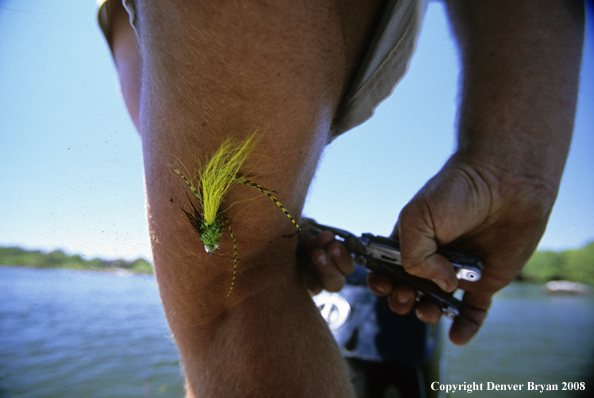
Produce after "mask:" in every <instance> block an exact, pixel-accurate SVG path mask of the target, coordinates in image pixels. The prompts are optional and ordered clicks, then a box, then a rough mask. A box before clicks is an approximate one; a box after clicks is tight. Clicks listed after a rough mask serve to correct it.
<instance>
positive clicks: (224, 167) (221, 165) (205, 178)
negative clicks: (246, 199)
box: [173, 132, 299, 296]
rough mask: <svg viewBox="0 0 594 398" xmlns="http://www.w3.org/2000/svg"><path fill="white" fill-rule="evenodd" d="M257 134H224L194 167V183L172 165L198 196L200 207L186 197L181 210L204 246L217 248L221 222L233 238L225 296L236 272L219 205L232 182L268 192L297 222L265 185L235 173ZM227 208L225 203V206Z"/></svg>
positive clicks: (227, 223)
mask: <svg viewBox="0 0 594 398" xmlns="http://www.w3.org/2000/svg"><path fill="white" fill-rule="evenodd" d="M258 141H259V137H257V136H256V132H254V133H252V134H251V135H249V136H248V137H247V138H246V139H245V140H243V141H241V142H239V143H236V142H234V141H233V140H231V139H229V138H227V139H225V140H224V141H223V143H222V144H221V147H220V148H219V149H218V150H217V151H216V152H215V153H214V155H213V156H212V158H211V159H210V160H209V161H208V163H207V164H206V165H205V166H204V167H201V168H200V169H199V170H197V173H195V175H196V174H197V175H198V182H197V185H194V183H193V182H192V181H191V180H189V179H188V178H186V177H185V176H184V175H183V174H182V173H181V172H180V171H179V170H178V169H176V168H173V171H174V172H175V173H176V174H178V175H179V176H180V177H181V178H183V180H184V181H185V182H186V184H187V185H188V187H189V188H190V190H191V191H192V193H193V194H194V196H195V197H196V198H197V199H198V203H199V208H200V211H199V210H198V209H197V208H196V206H194V203H193V202H192V200H190V198H189V197H188V201H189V202H190V206H191V210H190V211H186V210H185V209H183V208H182V211H183V212H184V213H185V214H186V217H187V218H188V220H189V221H190V224H191V225H192V227H193V228H194V230H195V231H196V232H197V233H198V235H199V236H200V239H201V240H202V242H203V243H204V250H206V252H207V253H208V254H209V255H211V254H213V253H214V251H215V250H217V249H218V248H219V245H220V242H221V239H222V236H223V225H224V224H226V225H227V226H228V228H229V233H230V235H231V239H232V241H233V253H234V255H233V280H232V282H231V287H230V288H229V292H228V293H227V296H229V295H230V294H231V291H232V290H233V286H234V284H235V275H236V272H237V242H236V240H235V236H234V235H233V230H232V229H231V224H230V223H229V220H228V219H227V216H226V215H225V211H226V210H222V209H221V204H222V203H223V199H224V198H225V195H226V194H227V192H228V191H229V189H231V188H232V187H233V186H235V185H236V184H244V185H247V186H251V187H254V188H256V189H258V190H259V191H260V192H262V193H263V194H265V195H266V196H268V198H270V199H271V200H272V201H273V202H274V203H275V204H276V205H277V206H278V207H280V208H281V210H282V211H283V212H284V213H285V215H286V216H287V217H288V218H289V220H291V222H292V223H293V224H294V225H295V227H297V229H299V225H298V224H297V222H296V221H295V219H294V218H293V217H292V216H291V214H289V212H288V211H287V209H286V208H285V207H284V206H283V205H282V204H281V203H280V202H279V201H278V200H277V199H276V198H275V197H274V196H273V195H272V194H271V192H274V191H271V190H269V189H266V188H264V187H262V186H260V185H258V184H256V183H255V182H252V181H250V180H248V179H246V178H245V177H240V176H238V175H237V174H238V173H239V170H240V168H241V166H242V165H243V163H244V162H245V161H246V159H247V157H248V156H249V155H250V154H251V152H252V151H253V150H254V148H255V147H256V144H257V143H258ZM227 208H228V207H227Z"/></svg>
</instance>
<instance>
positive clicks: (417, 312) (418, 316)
mask: <svg viewBox="0 0 594 398" xmlns="http://www.w3.org/2000/svg"><path fill="white" fill-rule="evenodd" d="M415 313H416V314H417V318H419V320H421V321H422V320H423V313H422V312H421V311H419V310H418V309H416V310H415Z"/></svg>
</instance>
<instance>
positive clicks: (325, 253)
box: [298, 219, 355, 296]
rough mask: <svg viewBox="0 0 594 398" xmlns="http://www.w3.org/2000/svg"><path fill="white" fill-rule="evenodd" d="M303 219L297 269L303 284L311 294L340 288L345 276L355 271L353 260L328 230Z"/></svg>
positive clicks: (344, 281) (342, 285) (334, 290)
mask: <svg viewBox="0 0 594 398" xmlns="http://www.w3.org/2000/svg"><path fill="white" fill-rule="evenodd" d="M312 221H313V220H309V219H303V221H302V222H301V226H302V229H301V231H300V232H299V246H300V247H299V249H300V252H301V254H302V255H301V256H299V259H298V261H299V269H300V272H301V276H302V279H303V283H304V285H305V287H306V288H307V289H308V290H309V291H310V293H311V294H312V295H314V296H315V295H316V294H319V293H320V292H321V291H322V290H326V291H328V292H338V291H340V290H341V289H342V288H343V287H344V285H345V283H346V279H345V277H346V276H348V275H350V274H352V273H353V272H354V271H355V262H354V260H353V257H351V255H350V253H349V252H347V250H346V248H345V247H344V245H343V244H342V243H341V242H339V241H337V240H335V239H334V234H333V233H331V232H329V231H324V232H321V231H320V230H318V229H316V228H315V227H314V226H312V225H311V223H312Z"/></svg>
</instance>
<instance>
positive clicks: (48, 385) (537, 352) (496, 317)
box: [0, 267, 594, 398]
mask: <svg viewBox="0 0 594 398" xmlns="http://www.w3.org/2000/svg"><path fill="white" fill-rule="evenodd" d="M593 330H594V298H593V297H567V296H547V295H545V294H544V293H543V292H542V290H541V288H540V286H535V285H524V284H522V285H518V284H516V285H512V286H510V287H508V288H507V289H505V290H504V291H503V292H501V293H500V294H499V295H498V296H497V297H496V299H495V302H494V305H493V309H492V311H491V313H490V315H489V317H488V318H487V321H486V324H485V327H484V328H483V330H482V331H481V332H480V334H479V335H478V336H477V337H476V338H475V339H474V340H473V341H472V342H471V343H470V344H469V345H468V346H465V347H456V346H453V345H451V344H447V346H446V359H447V369H448V378H447V380H443V381H442V382H443V383H464V382H467V383H472V382H475V383H484V388H485V389H486V388H487V383H494V384H498V385H500V384H505V383H508V384H513V383H515V384H525V385H526V384H527V383H528V382H533V383H538V384H551V385H552V384H556V385H558V386H559V388H561V387H562V384H561V383H563V382H586V389H587V390H589V391H590V392H594V384H592V383H591V381H590V379H588V378H587V376H588V375H592V374H594V368H593V367H592V362H591V360H592V354H593V353H594V338H593V336H594V334H593V333H592V331H593ZM525 388H526V387H524V390H523V391H522V392H519V393H518V392H516V393H514V392H513V391H475V392H473V393H472V396H475V397H476V396H479V397H481V396H486V397H515V396H543V397H544V396H554V397H565V396H574V395H572V393H571V392H570V391H551V392H547V391H545V392H543V393H540V392H538V391H526V390H525ZM465 394H466V395H467V394H468V393H467V392H466V391H462V392H456V393H454V394H451V393H450V396H452V397H453V396H465ZM181 396H183V377H182V375H181V371H180V366H179V360H178V353H177V350H176V348H175V345H174V344H173V342H172V340H171V337H170V334H169V331H168V328H167V324H166V321H165V317H164V315H163V310H162V308H161V304H160V301H159V297H158V292H157V286H156V283H155V280H154V277H153V276H152V275H130V276H118V275H115V274H108V273H94V272H85V271H70V270H37V269H26V268H16V267H0V398H13V397H30V398H33V397H44V398H46V397H48V398H49V397H61V398H70V397H73V398H74V397H77V398H78V397H90V398H94V397H118V398H120V397H121V398H125V397H181Z"/></svg>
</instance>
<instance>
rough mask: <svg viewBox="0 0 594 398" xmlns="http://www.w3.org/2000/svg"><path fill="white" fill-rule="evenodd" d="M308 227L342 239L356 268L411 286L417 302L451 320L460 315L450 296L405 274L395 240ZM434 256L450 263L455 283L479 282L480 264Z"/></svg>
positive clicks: (452, 256)
mask: <svg viewBox="0 0 594 398" xmlns="http://www.w3.org/2000/svg"><path fill="white" fill-rule="evenodd" d="M311 226H312V227H314V228H317V229H320V230H323V231H330V232H332V233H334V235H335V236H338V237H340V238H342V240H343V244H344V246H345V247H346V249H347V250H348V251H349V252H350V253H352V254H353V255H354V256H355V262H356V263H357V264H359V265H361V266H363V267H365V268H367V269H369V270H371V271H374V272H378V273H381V274H384V275H387V276H389V277H391V278H394V279H395V280H397V281H401V282H404V283H407V284H409V285H411V286H412V287H413V288H414V289H415V290H416V291H417V298H418V299H419V298H421V297H422V298H424V299H426V300H429V301H431V302H432V303H434V304H436V305H437V306H438V307H439V308H440V309H441V311H442V312H443V314H444V315H445V316H446V317H448V318H450V319H454V318H455V317H457V316H458V315H460V308H461V306H462V302H461V301H460V300H458V299H457V298H455V297H454V295H453V293H447V292H444V291H443V290H442V289H441V288H440V287H439V286H437V285H436V284H435V283H433V282H432V281H430V280H428V279H424V278H419V277H417V276H414V275H411V274H409V273H407V272H406V271H405V270H404V267H403V266H402V257H401V255H400V242H399V241H398V240H396V239H391V238H386V237H382V236H375V235H372V234H368V233H366V234H363V235H362V236H360V237H358V236H355V235H353V234H352V233H350V232H348V231H345V230H343V229H339V228H334V227H329V226H327V225H320V224H313V223H312V224H311ZM437 253H438V254H441V255H442V256H444V257H445V258H447V259H448V261H450V263H452V266H453V267H454V269H455V270H456V276H457V277H458V279H464V280H467V281H470V282H476V281H478V280H479V279H480V278H481V275H482V270H483V264H482V262H481V260H479V259H476V258H472V257H469V256H466V255H463V254H459V253H453V252H449V251H443V250H438V251H437Z"/></svg>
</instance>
